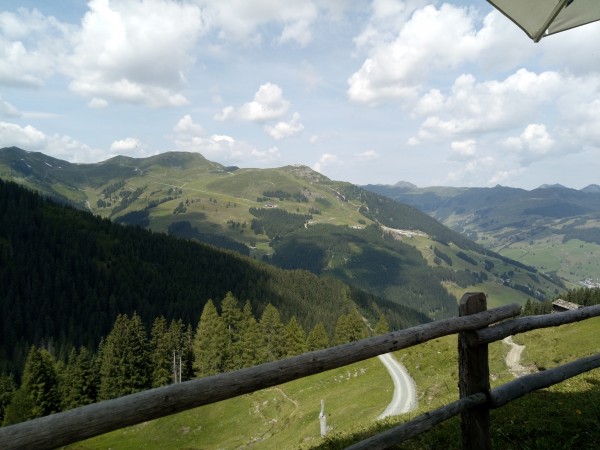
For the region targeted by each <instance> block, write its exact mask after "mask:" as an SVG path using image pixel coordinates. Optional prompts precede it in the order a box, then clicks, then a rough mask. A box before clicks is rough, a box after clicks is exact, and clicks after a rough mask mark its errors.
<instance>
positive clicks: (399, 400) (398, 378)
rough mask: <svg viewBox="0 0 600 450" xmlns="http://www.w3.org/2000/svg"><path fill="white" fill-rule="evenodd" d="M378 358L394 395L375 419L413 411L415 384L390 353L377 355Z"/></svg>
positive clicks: (415, 396)
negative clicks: (391, 384) (387, 375)
mask: <svg viewBox="0 0 600 450" xmlns="http://www.w3.org/2000/svg"><path fill="white" fill-rule="evenodd" d="M378 358H379V359H380V360H381V362H382V363H383V365H384V366H385V368H386V369H387V370H388V372H389V373H390V376H391V377H392V381H393V382H394V395H393V397H392V401H391V402H390V404H389V405H388V406H387V408H386V409H385V411H383V412H382V413H381V414H380V415H379V416H378V417H377V419H383V418H385V417H388V416H395V415H398V414H402V413H406V412H409V411H412V410H413V409H415V408H416V407H417V390H416V387H415V382H414V380H413V379H412V378H411V376H410V375H409V374H408V372H407V370H406V368H405V367H404V366H403V365H402V364H400V363H399V362H398V360H397V359H396V358H394V355H393V354H391V353H386V354H384V355H379V356H378Z"/></svg>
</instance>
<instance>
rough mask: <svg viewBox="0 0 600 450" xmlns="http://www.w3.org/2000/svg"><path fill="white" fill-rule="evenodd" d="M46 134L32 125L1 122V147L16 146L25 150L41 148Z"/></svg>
mask: <svg viewBox="0 0 600 450" xmlns="http://www.w3.org/2000/svg"><path fill="white" fill-rule="evenodd" d="M45 142H46V135H45V134H44V133H42V132H41V131H39V130H37V129H36V128H34V127H32V126H31V125H26V126H24V127H21V126H20V125H17V124H14V123H8V122H0V147H10V146H13V145H14V146H16V147H21V148H22V149H24V150H41V149H42V148H43V144H44V143H45Z"/></svg>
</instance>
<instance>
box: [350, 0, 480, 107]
mask: <svg viewBox="0 0 600 450" xmlns="http://www.w3.org/2000/svg"><path fill="white" fill-rule="evenodd" d="M480 51H481V43H480V42H479V41H478V40H477V34H476V30H475V28H474V19H473V17H472V16H471V15H470V14H469V12H468V10H466V9H462V8H457V7H455V6H452V5H449V4H443V5H442V6H441V7H440V8H439V9H437V8H436V7H435V6H432V5H428V6H426V7H424V8H422V9H418V10H416V11H415V12H414V14H413V15H412V17H411V19H410V20H409V21H408V22H406V24H404V26H403V27H402V28H401V29H400V31H399V34H398V35H397V37H396V38H395V39H394V40H393V41H391V42H385V43H378V45H377V46H376V47H375V48H374V49H373V50H372V51H371V56H370V57H369V58H367V59H366V60H365V62H364V63H363V65H362V67H361V68H360V69H359V70H358V71H357V72H356V73H354V74H353V75H352V76H351V77H350V79H349V80H348V83H349V84H350V88H349V89H348V95H349V97H350V99H351V100H354V101H357V102H363V103H373V104H374V103H380V102H384V101H390V100H396V101H413V100H414V99H416V98H417V96H418V94H419V92H420V90H421V89H422V87H423V84H424V81H425V79H426V78H427V76H428V75H429V74H430V73H432V72H433V71H440V70H447V69H452V68H456V67H458V66H459V65H460V64H461V63H463V62H465V61H469V60H473V59H474V58H476V57H477V55H478V54H479V53H480Z"/></svg>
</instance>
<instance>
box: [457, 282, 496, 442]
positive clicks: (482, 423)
mask: <svg viewBox="0 0 600 450" xmlns="http://www.w3.org/2000/svg"><path fill="white" fill-rule="evenodd" d="M486 309H487V301H486V297H485V294H484V293H482V292H477V293H473V292H467V293H466V294H465V295H463V296H462V298H461V299H460V305H459V315H460V316H461V317H462V316H468V315H470V314H476V313H478V312H482V311H485V310H486ZM470 334H473V332H472V331H465V332H461V333H459V334H458V374H459V380H458V390H459V393H460V397H461V398H462V397H466V396H468V395H471V394H476V393H478V392H483V393H485V394H486V396H488V395H489V392H490V368H489V364H488V346H487V344H482V345H477V346H471V345H469V339H468V338H469V335H470ZM488 398H489V397H488ZM461 431H462V443H463V444H462V445H463V450H491V448H492V444H491V441H490V411H489V407H488V406H487V405H485V404H484V405H481V406H476V407H473V408H471V409H468V410H466V411H465V412H463V413H461Z"/></svg>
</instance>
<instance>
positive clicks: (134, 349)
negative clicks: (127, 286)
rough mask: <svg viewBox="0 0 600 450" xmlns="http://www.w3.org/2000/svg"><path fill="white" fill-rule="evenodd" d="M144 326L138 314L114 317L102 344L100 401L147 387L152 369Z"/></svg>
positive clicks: (149, 384)
mask: <svg viewBox="0 0 600 450" xmlns="http://www.w3.org/2000/svg"><path fill="white" fill-rule="evenodd" d="M149 350H150V349H149V343H148V336H147V333H146V329H145V328H144V325H143V324H142V321H141V319H140V316H138V315H137V314H136V313H134V314H133V316H132V317H131V319H129V318H128V317H127V315H126V314H120V315H119V316H117V319H116V321H115V325H114V327H113V329H112V330H111V332H110V333H109V335H108V336H107V337H106V340H105V341H104V343H103V345H102V354H101V356H100V357H101V365H100V375H101V380H100V392H99V397H100V399H102V400H105V399H109V398H115V397H120V396H123V395H128V394H133V393H134V392H139V391H141V390H144V389H148V388H149V387H150V386H151V381H152V372H151V367H150V351H149Z"/></svg>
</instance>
